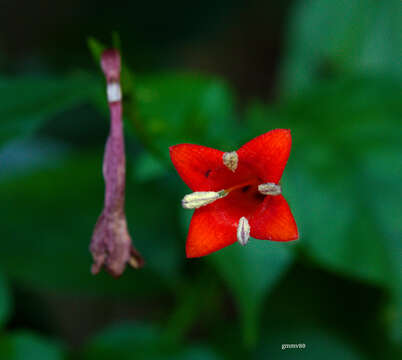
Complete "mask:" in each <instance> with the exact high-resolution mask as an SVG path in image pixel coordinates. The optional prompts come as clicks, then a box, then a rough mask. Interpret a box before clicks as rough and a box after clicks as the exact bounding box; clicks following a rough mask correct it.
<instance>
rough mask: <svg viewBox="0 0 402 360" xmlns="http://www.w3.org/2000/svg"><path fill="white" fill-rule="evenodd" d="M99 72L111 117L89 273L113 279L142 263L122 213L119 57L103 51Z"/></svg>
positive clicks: (123, 173)
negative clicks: (102, 201) (106, 273)
mask: <svg viewBox="0 0 402 360" xmlns="http://www.w3.org/2000/svg"><path fill="white" fill-rule="evenodd" d="M101 66H102V70H103V72H104V74H105V77H106V81H107V98H108V103H109V108H110V114H111V119H110V120H111V122H110V134H109V137H108V139H107V142H106V148H105V154H104V159H103V177H104V178H105V185H106V189H105V204H104V208H103V211H102V213H101V215H100V216H99V218H98V221H97V223H96V225H95V230H94V233H93V235H92V241H91V245H90V251H91V253H92V257H93V260H94V264H93V265H92V273H93V274H97V273H98V272H99V271H100V269H101V268H102V266H105V268H106V270H107V271H109V272H110V273H111V274H112V275H113V276H116V277H117V276H120V275H121V274H122V273H123V271H124V269H125V267H126V264H127V263H129V264H130V265H131V266H132V267H134V268H139V267H141V266H142V265H143V264H144V261H143V259H142V257H141V255H140V254H139V253H138V251H137V250H136V249H135V248H134V247H133V246H132V244H131V237H130V234H129V233H128V229H127V221H126V214H125V210H124V203H125V186H126V180H125V177H126V157H125V152H124V136H123V124H122V111H123V110H122V103H121V89H120V83H119V81H120V55H119V53H118V52H117V51H116V50H114V49H110V50H106V51H104V52H103V54H102V58H101Z"/></svg>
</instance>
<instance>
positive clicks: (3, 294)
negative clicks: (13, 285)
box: [0, 273, 11, 328]
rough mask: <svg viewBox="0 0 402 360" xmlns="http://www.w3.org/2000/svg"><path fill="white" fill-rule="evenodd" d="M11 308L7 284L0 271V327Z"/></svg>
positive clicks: (6, 318)
mask: <svg viewBox="0 0 402 360" xmlns="http://www.w3.org/2000/svg"><path fill="white" fill-rule="evenodd" d="M10 310H11V296H10V293H9V288H8V284H7V282H6V279H5V277H4V275H3V274H2V273H0V328H2V327H3V325H4V324H5V323H6V321H7V320H8V317H9V314H10Z"/></svg>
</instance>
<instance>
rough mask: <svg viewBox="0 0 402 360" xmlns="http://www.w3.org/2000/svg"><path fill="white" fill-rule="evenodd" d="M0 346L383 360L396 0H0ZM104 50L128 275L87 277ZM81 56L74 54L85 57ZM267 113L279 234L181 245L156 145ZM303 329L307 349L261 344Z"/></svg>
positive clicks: (227, 140) (394, 333)
mask: <svg viewBox="0 0 402 360" xmlns="http://www.w3.org/2000/svg"><path fill="white" fill-rule="evenodd" d="M1 14H2V15H3V17H2V32H1V34H0V239H1V240H0V241H1V251H0V328H1V330H0V359H1V360H3V359H4V360H31V359H32V360H37V359H38V360H59V359H71V360H72V359H80V360H90V359H94V360H95V359H96V360H103V359H105V360H106V359H116V360H117V359H119V360H120V359H121V360H126V359H127V360H128V359H183V360H184V359H185V360H187V359H195V360H198V359H206V360H215V359H216V360H221V359H234V358H239V359H270V360H271V359H279V360H282V359H283V360H285V359H286V360H287V359H298V358H301V359H323V358H325V359H346V360H349V359H350V360H359V359H397V358H399V357H400V356H401V345H402V259H401V257H402V243H401V241H402V202H401V199H402V126H401V120H402V65H401V63H402V58H401V54H402V3H401V1H400V0H383V1H376V0H339V1H330V0H293V1H282V2H279V1H262V0H261V1H258V0H252V1H241V0H236V1H229V0H225V1H211V0H207V1H203V2H199V3H198V2H188V1H187V2H180V1H173V2H150V1H148V2H136V1H121V2H119V1H115V2H106V1H98V2H91V1H88V2H82V1H78V0H73V1H68V2H67V1H61V2H49V1H45V0H42V1H36V2H31V1H16V2H9V3H5V2H2V4H1ZM112 45H113V46H117V47H119V48H120V49H121V52H122V57H123V62H124V70H123V74H122V81H123V89H124V114H125V119H124V120H125V131H126V150H127V165H128V168H127V217H128V224H129V228H130V232H131V234H132V237H133V241H134V244H135V246H136V247H137V248H138V249H139V250H140V252H141V253H142V254H143V256H144V257H145V259H146V262H147V264H146V267H145V268H144V269H142V270H140V271H135V270H132V269H127V271H126V272H125V274H124V275H123V276H122V277H121V278H120V279H118V280H115V279H113V278H111V277H110V276H109V275H107V274H105V273H102V274H100V275H98V276H96V277H93V276H92V275H91V274H90V271H89V270H90V264H91V257H90V254H89V251H88V245H89V241H90V238H91V233H92V230H93V227H94V224H95V221H96V219H97V217H98V215H99V213H100V211H101V208H102V204H103V190H104V183H103V178H102V174H101V166H102V156H103V147H104V143H105V139H106V136H107V132H108V125H109V123H108V122H109V119H108V110H107V104H106V99H105V83H104V79H103V76H102V73H101V71H100V69H99V65H98V56H99V52H100V51H101V49H102V47H103V46H112ZM94 60H95V61H94ZM274 128H289V129H291V131H292V138H293V146H292V152H291V156H290V159H289V162H288V166H287V168H286V170H285V173H284V176H283V180H282V181H283V193H284V195H285V197H286V198H287V199H288V201H289V204H290V206H291V209H292V211H293V213H294V215H295V218H296V221H297V223H298V226H299V230H300V234H301V236H300V240H299V241H297V242H292V243H285V244H281V243H276V242H269V241H259V240H253V239H251V240H250V242H249V244H248V245H247V247H245V248H241V247H240V246H239V245H238V244H234V245H233V246H230V247H228V248H226V249H224V250H222V251H219V252H218V253H215V254H213V255H211V256H208V257H205V258H201V259H192V260H187V259H186V258H185V252H184V246H185V238H186V233H187V229H188V224H189V221H190V218H191V212H189V211H185V210H183V209H181V207H180V200H181V198H182V197H183V195H184V194H186V193H187V192H188V189H187V188H186V186H185V185H184V184H183V183H182V181H181V179H180V178H179V176H178V175H177V173H176V172H175V170H174V169H173V167H172V165H171V163H170V161H169V156H168V147H169V146H170V145H173V144H177V143H181V142H193V143H198V144H203V145H207V146H212V147H216V148H218V149H221V150H225V151H230V150H234V149H236V148H238V147H240V146H241V145H242V144H243V143H244V142H246V141H248V140H250V139H251V138H253V137H254V136H257V135H259V134H262V133H264V132H267V131H269V130H271V129H274ZM293 343H305V344H306V349H304V350H296V349H293V350H292V349H288V350H282V349H281V348H282V344H293Z"/></svg>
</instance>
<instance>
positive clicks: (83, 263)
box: [0, 151, 181, 294]
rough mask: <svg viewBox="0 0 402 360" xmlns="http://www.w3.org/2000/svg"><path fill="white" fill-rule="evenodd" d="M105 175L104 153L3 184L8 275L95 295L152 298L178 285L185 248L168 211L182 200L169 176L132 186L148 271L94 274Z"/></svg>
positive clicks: (131, 207)
mask: <svg viewBox="0 0 402 360" xmlns="http://www.w3.org/2000/svg"><path fill="white" fill-rule="evenodd" d="M101 169H102V152H101V151H99V153H98V154H97V156H95V157H94V156H92V155H90V154H87V155H86V154H83V153H81V154H80V155H79V156H76V157H73V158H69V159H68V160H67V159H65V160H63V161H61V162H60V163H59V164H57V166H56V167H49V168H46V169H39V170H38V171H34V172H32V173H30V174H25V176H21V177H13V178H9V179H7V180H5V181H3V182H2V183H1V186H0V196H1V198H2V201H1V203H0V213H2V214H3V215H2V224H3V225H2V239H3V243H4V248H3V251H2V252H1V254H0V263H1V264H2V267H3V269H4V270H5V272H6V273H7V274H9V275H10V276H11V277H12V278H13V279H16V280H18V281H19V282H20V283H24V284H26V285H28V286H30V287H32V288H50V289H65V290H67V289H68V290H72V291H80V292H83V291H84V292H88V293H94V292H95V293H109V294H119V293H126V294H128V293H137V294H138V293H140V294H146V293H147V292H150V291H154V292H160V291H166V288H165V287H164V285H163V284H165V285H166V286H168V287H173V286H175V283H176V282H177V281H178V280H179V273H178V268H179V262H180V257H181V255H180V254H181V251H180V248H181V244H180V238H179V237H178V236H177V232H178V230H176V223H177V220H176V216H177V215H176V213H175V212H174V211H173V212H172V211H169V209H170V206H171V204H172V203H173V202H174V201H175V200H176V196H175V195H174V188H173V191H172V189H171V188H170V187H169V186H170V180H169V178H165V179H164V180H163V181H160V182H147V183H142V184H139V183H135V182H128V184H127V199H126V212H127V219H128V226H129V229H130V232H131V235H132V238H133V242H134V245H135V246H136V247H137V248H138V250H139V251H140V252H141V254H142V255H143V256H144V258H145V261H146V266H145V268H144V269H143V270H140V271H136V270H133V269H130V268H127V270H126V273H125V274H124V276H123V277H122V278H121V279H119V281H116V280H115V279H112V278H111V277H110V276H109V275H107V274H100V275H99V276H92V275H91V274H90V265H91V257H90V253H89V250H88V247H89V243H90V239H91V235H92V231H93V228H94V226H95V222H96V220H97V217H98V216H99V214H100V212H101V209H102V206H103V197H104V182H103V179H102V172H101ZM30 269H35V271H31V270H30Z"/></svg>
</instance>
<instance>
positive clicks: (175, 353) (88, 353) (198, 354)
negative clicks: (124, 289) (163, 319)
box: [83, 323, 219, 360]
mask: <svg viewBox="0 0 402 360" xmlns="http://www.w3.org/2000/svg"><path fill="white" fill-rule="evenodd" d="M162 335H163V334H162V332H161V330H160V329H158V328H155V327H151V326H147V325H140V324H131V323H126V324H120V325H115V326H113V327H111V328H109V329H107V330H105V331H103V332H102V333H101V334H99V335H98V336H96V337H95V338H94V339H93V340H92V341H91V342H90V343H89V344H88V345H87V346H86V348H85V349H84V351H83V360H92V359H93V360H95V359H96V360H103V359H104V360H108V359H111V358H116V359H119V360H131V359H133V358H135V359H138V360H141V359H155V360H173V359H174V360H176V359H179V360H197V359H200V360H201V359H202V360H204V359H205V360H209V359H211V360H218V359H219V357H218V356H217V355H216V354H215V352H214V351H212V350H210V349H208V348H204V347H192V346H190V347H187V348H184V349H183V347H171V346H168V347H166V346H165V345H163V344H162V343H161V339H162Z"/></svg>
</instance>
